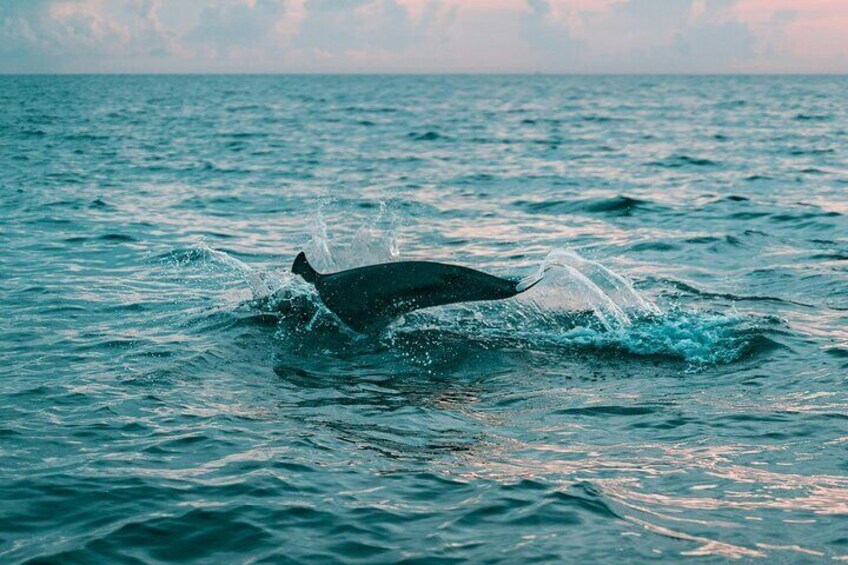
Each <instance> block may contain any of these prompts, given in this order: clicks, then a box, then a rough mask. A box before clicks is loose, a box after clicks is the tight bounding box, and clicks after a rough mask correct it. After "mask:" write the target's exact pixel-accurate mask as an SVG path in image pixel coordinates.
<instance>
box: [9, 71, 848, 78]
mask: <svg viewBox="0 0 848 565" xmlns="http://www.w3.org/2000/svg"><path fill="white" fill-rule="evenodd" d="M0 76H550V77H565V76H585V77H590V76H657V77H674V76H680V77H687V76H689V77H691V76H763V77H768V76H773V77H778V76H831V77H840V76H848V71H817V72H800V71H771V72H760V71H750V72H739V71H711V72H699V71H691V72H663V71H645V72H633V71H609V72H568V71H566V72H548V71H498V72H494V71H268V72H262V71H259V72H240V71H215V72H208V71H180V72H172V71H144V72H141V71H80V72H77V71H58V72H43V71H16V72H7V71H0Z"/></svg>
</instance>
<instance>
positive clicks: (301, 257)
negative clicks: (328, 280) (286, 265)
mask: <svg viewBox="0 0 848 565" xmlns="http://www.w3.org/2000/svg"><path fill="white" fill-rule="evenodd" d="M291 272H292V273H294V274H296V275H300V276H301V277H303V280H305V281H306V282H308V283H312V284H315V281H317V280H318V277H319V276H321V275H320V274H319V273H318V271H316V270H315V269H313V268H312V265H310V264H309V261H307V260H306V253H304V252H303V251H301V252H300V253H298V254H297V257H295V258H294V263H292V267H291Z"/></svg>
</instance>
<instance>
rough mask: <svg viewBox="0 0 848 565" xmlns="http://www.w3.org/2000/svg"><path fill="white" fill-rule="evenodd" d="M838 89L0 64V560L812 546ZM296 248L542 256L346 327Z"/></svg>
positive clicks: (575, 554)
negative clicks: (155, 72) (117, 72)
mask: <svg viewBox="0 0 848 565" xmlns="http://www.w3.org/2000/svg"><path fill="white" fill-rule="evenodd" d="M846 99H848V79H846V78H844V77H759V78H753V77H697V78H695V77H639V76H633V77H544V76H533V77H530V76H527V77H461V76H457V77H435V76H434V77H330V76H328V77H284V76H281V77H211V76H210V77H200V76H191V77H189V76H185V77H179V76H174V77H129V76H123V77H122V76H93V77H85V76H78V77H51V76H43V77H39V76H33V77H14V76H3V77H0V106H2V108H3V112H2V113H0V221H1V222H2V224H0V243H2V245H0V280H2V282H3V292H2V293H0V312H2V325H0V367H2V368H0V560H2V561H3V562H24V561H28V560H44V561H64V562H95V561H99V562H102V561H115V560H120V561H127V562H151V563H155V562H168V561H182V560H195V561H198V562H211V561H220V562H302V563H321V562H350V563H394V562H398V561H402V562H407V563H424V562H475V563H476V562H488V563H516V562H563V561H566V562H568V561H572V562H577V563H589V562H591V563H623V562H638V563H642V562H664V563H680V562H686V561H690V560H691V561H694V562H697V563H718V562H724V561H726V560H731V559H734V558H741V559H742V560H743V561H750V562H756V563H806V562H818V561H821V562H829V563H832V562H834V559H841V560H845V559H848V451H846V449H847V448H848V392H846V375H848V371H847V370H846V369H848V323H846V322H848V196H846V193H848V166H846V152H847V151H848V137H847V136H846V133H848V132H846V128H848V108H847V107H846V105H845V100H846ZM301 249H306V250H307V252H308V254H309V255H310V259H311V260H312V261H313V263H314V264H316V266H318V267H320V268H322V269H325V270H335V269H343V268H346V267H352V266H357V265H362V264H368V263H373V262H379V261H386V260H393V259H410V258H416V259H422V258H426V259H433V260H439V261H445V262H452V263H458V264H462V265H467V266H471V267H475V268H478V269H482V270H485V271H487V272H491V273H495V274H500V275H514V276H526V275H530V274H532V273H533V272H534V271H536V270H537V269H539V268H540V266H547V267H549V269H548V271H547V273H546V275H545V278H544V280H543V281H542V283H540V284H539V285H538V286H537V287H536V288H534V289H532V290H531V291H529V292H528V293H527V294H525V295H522V296H521V297H519V298H518V299H514V300H509V301H505V302H502V303H494V304H477V305H466V306H462V305H460V306H454V307H450V308H443V309H436V310H433V311H429V312H427V311H424V312H419V313H415V314H412V315H408V316H406V317H405V318H403V319H401V320H398V321H397V322H396V323H395V324H393V325H392V326H390V327H388V328H387V329H386V330H385V331H383V332H382V334H380V335H378V336H368V337H361V336H357V335H355V334H353V333H351V332H349V331H347V330H346V329H344V328H343V327H340V326H339V323H338V322H337V320H335V319H334V318H333V316H332V315H330V314H328V313H327V312H326V311H325V310H324V309H323V308H322V307H321V305H320V302H319V301H317V299H316V298H315V294H314V292H313V291H312V290H311V288H310V287H309V286H308V285H306V284H305V283H303V282H302V281H300V280H299V279H297V278H296V277H292V276H291V275H288V274H287V270H288V267H289V265H290V263H291V260H292V259H293V257H294V255H295V253H296V252H297V251H299V250H301Z"/></svg>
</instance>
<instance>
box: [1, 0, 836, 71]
mask: <svg viewBox="0 0 848 565" xmlns="http://www.w3.org/2000/svg"><path fill="white" fill-rule="evenodd" d="M845 37H848V2H846V1H845V0H805V1H804V2H798V1H797V0H205V1H204V0H181V1H179V2H176V1H174V2H164V1H163V0H0V72H64V71H67V72H158V71H161V72H186V71H190V72H204V71H207V72H221V71H224V72H230V71H250V72H291V71H296V72H334V71H340V72H394V71H402V72H403V71H405V72H440V71H443V72H460V71H462V72H474V71H481V72H510V71H519V72H536V71H542V72H735V71H744V72H787V71H788V72H848V58H846V57H845V56H844V53H845V50H846V47H848V41H846V39H845Z"/></svg>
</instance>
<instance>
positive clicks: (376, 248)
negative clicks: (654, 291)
mask: <svg viewBox="0 0 848 565" xmlns="http://www.w3.org/2000/svg"><path fill="white" fill-rule="evenodd" d="M386 214H387V210H386V208H381V210H380V212H379V215H378V216H377V220H376V221H375V222H373V223H370V224H365V225H364V226H363V227H361V228H360V229H358V230H357V231H356V232H355V234H354V238H353V243H351V244H350V245H349V246H347V247H343V246H340V245H339V244H338V243H335V244H332V245H331V244H330V239H329V238H327V237H326V224H325V222H324V219H323V216H321V215H319V216H318V218H317V219H316V231H315V232H314V233H313V240H312V241H311V242H310V249H313V250H315V249H317V250H319V255H316V257H322V258H323V260H324V263H323V264H324V265H338V264H342V263H345V262H347V261H348V259H346V258H345V257H348V256H350V255H352V254H354V251H353V250H354V249H357V250H358V251H357V252H356V253H360V254H361V255H364V256H366V257H374V256H378V257H385V256H386V254H389V256H391V257H397V256H398V255H399V252H398V247H397V238H396V234H395V232H394V231H393V230H386V229H378V228H376V227H374V226H377V225H379V221H381V220H382V219H384V217H385V215H386ZM338 250H341V251H338ZM192 253H193V254H194V256H195V259H197V258H200V259H202V262H203V264H204V265H205V266H206V268H208V269H209V270H210V271H218V270H219V269H223V270H225V271H226V272H228V273H229V276H230V277H234V280H240V281H242V282H243V283H244V284H246V285H247V286H248V287H249V288H250V291H251V300H250V303H251V307H252V308H254V309H258V310H261V311H263V312H272V313H274V314H275V315H277V316H278V317H279V319H280V322H281V324H283V325H285V326H286V327H287V328H289V329H288V330H286V331H287V332H288V333H294V334H297V335H308V334H309V333H310V332H314V331H316V330H317V329H318V328H321V330H322V331H324V330H325V329H327V328H331V330H332V331H335V332H339V331H341V332H342V333H344V334H351V335H353V334H352V333H351V332H350V330H347V329H346V328H345V327H344V324H343V323H342V322H341V321H339V320H338V319H337V318H336V316H335V315H333V314H332V312H330V311H329V310H327V308H326V307H324V305H323V304H322V303H321V300H320V298H319V296H318V294H317V292H316V291H315V289H314V287H313V286H312V285H309V284H308V283H306V282H305V281H303V280H302V279H301V278H300V277H297V276H295V275H292V274H291V273H289V272H287V271H285V272H282V273H271V272H269V271H266V270H263V269H258V268H255V267H253V266H251V265H248V264H247V263H245V262H243V261H241V260H239V259H237V258H235V257H233V256H231V255H229V254H227V253H225V252H223V251H220V250H216V249H213V248H211V247H209V246H208V245H207V244H206V243H205V242H201V243H200V244H198V246H197V247H196V248H195V249H194V250H193V251H192ZM320 253H326V254H327V255H320ZM337 253H340V254H337ZM536 283H538V284H536ZM520 284H522V285H525V286H528V287H529V286H531V285H535V286H533V288H532V289H530V290H529V291H528V292H527V293H526V294H523V295H520V297H519V298H517V299H512V300H505V301H495V302H481V303H466V304H456V305H451V306H444V307H438V308H431V309H427V310H422V311H418V312H414V313H411V314H408V315H406V316H404V317H402V318H399V319H398V320H396V321H395V322H394V323H393V324H391V325H390V326H389V327H388V328H387V329H386V330H385V331H384V334H383V336H382V338H381V340H382V341H383V342H384V344H387V345H389V346H392V345H393V344H397V343H398V339H401V340H403V339H406V337H408V336H410V335H411V334H413V333H415V332H434V331H435V332H440V334H441V335H448V334H450V335H454V336H458V337H459V338H460V339H464V340H470V341H471V342H475V343H478V344H482V345H483V346H484V347H486V348H497V347H508V348H515V347H517V348H519V349H524V350H537V351H545V352H549V353H550V352H553V353H555V352H557V351H563V350H573V349H575V348H577V349H582V350H589V351H596V352H607V353H611V352H612V353H616V354H625V355H635V356H654V357H657V356H659V357H666V358H672V359H679V360H683V361H685V362H687V363H689V364H690V366H706V365H715V364H725V363H731V362H733V361H735V360H737V359H739V358H741V357H743V356H744V355H746V354H747V353H748V352H750V351H751V350H752V347H754V345H752V344H754V342H755V341H756V339H757V337H758V336H759V335H760V334H759V333H758V328H757V326H756V323H752V322H751V321H750V320H746V319H745V318H744V317H741V316H738V315H732V316H727V315H723V314H718V313H703V312H690V311H685V310H680V309H670V310H667V311H663V310H662V309H661V308H660V307H658V306H657V305H656V304H655V303H654V302H653V301H652V300H650V299H649V298H648V297H646V296H644V295H643V294H642V293H640V292H639V291H638V290H636V289H635V288H634V286H633V283H632V282H630V281H629V280H628V279H627V278H626V277H625V276H623V275H621V274H619V273H616V272H615V271H613V270H611V269H609V268H608V267H606V266H604V265H602V264H601V263H599V262H597V261H592V260H589V259H586V258H584V257H582V256H580V255H579V254H578V253H577V252H576V251H574V250H569V249H557V250H554V251H552V252H550V253H549V254H548V255H547V256H546V257H545V259H544V260H543V261H542V262H541V263H540V264H539V266H538V268H537V269H536V270H535V271H534V273H533V274H531V275H529V276H528V277H526V278H525V279H523V280H522V282H521V283H520ZM333 328H334V329H333Z"/></svg>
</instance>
